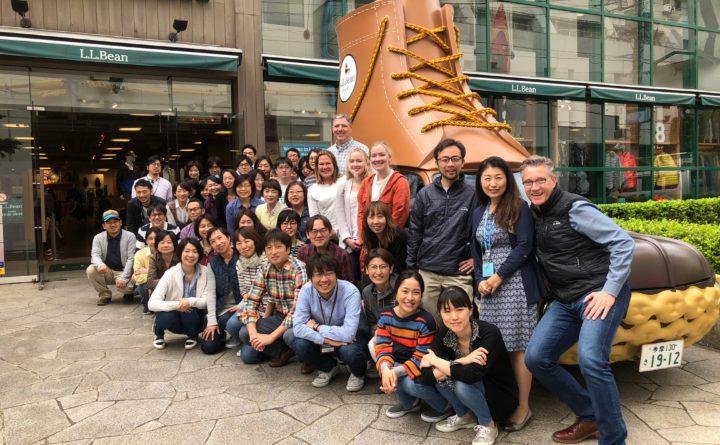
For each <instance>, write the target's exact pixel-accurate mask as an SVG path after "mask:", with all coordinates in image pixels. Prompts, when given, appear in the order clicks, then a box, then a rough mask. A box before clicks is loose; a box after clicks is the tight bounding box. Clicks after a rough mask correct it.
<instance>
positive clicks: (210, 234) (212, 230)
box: [207, 226, 230, 241]
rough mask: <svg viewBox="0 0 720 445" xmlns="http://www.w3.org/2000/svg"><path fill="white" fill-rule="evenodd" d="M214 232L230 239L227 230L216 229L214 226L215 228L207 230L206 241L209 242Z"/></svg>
mask: <svg viewBox="0 0 720 445" xmlns="http://www.w3.org/2000/svg"><path fill="white" fill-rule="evenodd" d="M215 232H220V233H222V234H223V235H225V237H227V238H230V234H229V233H228V231H227V229H225V227H217V226H216V227H213V228H212V229H210V230H208V233H207V240H208V241H210V237H211V236H213V235H215Z"/></svg>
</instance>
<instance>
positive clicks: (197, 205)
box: [180, 198, 205, 241]
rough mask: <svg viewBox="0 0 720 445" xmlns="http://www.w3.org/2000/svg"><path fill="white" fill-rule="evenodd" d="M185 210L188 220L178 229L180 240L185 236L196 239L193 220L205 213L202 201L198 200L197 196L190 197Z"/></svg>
mask: <svg viewBox="0 0 720 445" xmlns="http://www.w3.org/2000/svg"><path fill="white" fill-rule="evenodd" d="M187 212H188V219H189V221H190V222H189V223H188V225H186V226H185V227H183V229H182V230H181V231H180V241H182V240H184V239H185V238H195V239H198V237H197V236H195V221H197V220H198V219H200V217H202V216H203V215H204V214H205V209H204V208H203V203H202V201H200V200H199V199H198V198H192V199H190V202H188V205H187Z"/></svg>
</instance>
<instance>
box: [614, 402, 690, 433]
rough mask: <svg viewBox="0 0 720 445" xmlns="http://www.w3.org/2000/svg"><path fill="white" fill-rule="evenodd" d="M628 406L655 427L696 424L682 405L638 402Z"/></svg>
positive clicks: (650, 425) (651, 426)
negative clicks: (678, 406)
mask: <svg viewBox="0 0 720 445" xmlns="http://www.w3.org/2000/svg"><path fill="white" fill-rule="evenodd" d="M626 408H627V409H628V410H630V411H632V412H633V413H634V414H635V415H636V416H637V417H638V418H639V419H640V420H642V421H643V422H645V423H646V424H648V426H649V427H650V428H653V429H658V428H672V427H678V426H690V425H694V424H695V422H693V420H692V419H691V418H690V416H688V413H687V412H685V409H683V408H682V407H680V408H670V407H667V406H659V405H655V404H650V403H636V404H630V405H626Z"/></svg>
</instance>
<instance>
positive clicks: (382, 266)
mask: <svg viewBox="0 0 720 445" xmlns="http://www.w3.org/2000/svg"><path fill="white" fill-rule="evenodd" d="M388 269H390V266H389V265H387V264H373V265H372V266H368V270H372V271H378V270H382V271H385V270H388Z"/></svg>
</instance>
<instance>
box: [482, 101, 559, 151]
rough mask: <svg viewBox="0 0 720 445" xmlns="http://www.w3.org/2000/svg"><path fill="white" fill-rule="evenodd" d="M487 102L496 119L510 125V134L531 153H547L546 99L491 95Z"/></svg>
mask: <svg viewBox="0 0 720 445" xmlns="http://www.w3.org/2000/svg"><path fill="white" fill-rule="evenodd" d="M488 103H489V104H490V107H492V108H494V109H495V111H497V113H498V120H499V121H501V122H506V123H508V124H510V126H511V127H512V135H513V137H515V139H517V141H518V142H520V143H521V144H522V145H523V146H524V147H525V148H526V149H527V150H528V151H529V152H530V153H531V154H537V155H542V156H545V155H546V154H547V153H548V145H549V144H548V101H547V100H544V99H535V98H516V97H513V96H492V97H491V98H490V99H489V101H488Z"/></svg>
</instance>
